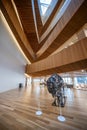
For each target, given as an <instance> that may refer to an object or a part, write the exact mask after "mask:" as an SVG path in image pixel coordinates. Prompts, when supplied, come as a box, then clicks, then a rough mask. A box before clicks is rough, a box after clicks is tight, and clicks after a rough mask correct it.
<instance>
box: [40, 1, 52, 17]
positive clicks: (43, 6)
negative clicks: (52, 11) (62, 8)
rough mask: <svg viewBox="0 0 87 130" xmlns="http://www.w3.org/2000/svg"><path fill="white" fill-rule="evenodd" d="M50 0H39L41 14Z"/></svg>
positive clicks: (44, 11)
mask: <svg viewBox="0 0 87 130" xmlns="http://www.w3.org/2000/svg"><path fill="white" fill-rule="evenodd" d="M51 1H52V0H40V6H41V14H42V16H43V15H44V14H45V13H46V10H47V8H48V7H49V5H50V3H51Z"/></svg>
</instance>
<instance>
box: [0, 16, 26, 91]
mask: <svg viewBox="0 0 87 130" xmlns="http://www.w3.org/2000/svg"><path fill="white" fill-rule="evenodd" d="M0 16H1V15H0ZM26 63H27V61H26V60H25V58H24V57H23V55H22V54H21V52H20V51H19V49H18V48H17V45H16V44H15V42H14V40H13V38H12V36H11V34H10V33H9V31H8V29H7V28H6V25H5V23H4V22H3V19H2V16H1V17H0V92H4V91H7V90H9V89H14V88H17V87H18V84H19V83H23V85H24V84H25V76H24V72H25V65H26Z"/></svg>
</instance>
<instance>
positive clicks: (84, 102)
mask: <svg viewBox="0 0 87 130" xmlns="http://www.w3.org/2000/svg"><path fill="white" fill-rule="evenodd" d="M66 96H67V98H66V104H65V107H64V108H62V115H63V116H64V117H65V118H66V121H65V122H60V121H58V120H57V117H58V116H59V110H60V108H59V107H55V106H52V105H51V104H52V102H53V98H52V96H51V94H49V93H48V91H47V89H46V87H40V86H39V85H37V86H36V85H34V86H29V87H28V88H27V89H22V90H18V89H15V90H10V91H8V92H5V93H1V94H0V130H87V91H81V90H73V89H69V88H68V89H66ZM39 105H40V109H41V110H42V112H43V114H42V115H41V116H36V114H35V113H36V111H37V110H38V109H39V108H38V107H39Z"/></svg>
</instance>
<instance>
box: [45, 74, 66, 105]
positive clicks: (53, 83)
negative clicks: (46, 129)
mask: <svg viewBox="0 0 87 130" xmlns="http://www.w3.org/2000/svg"><path fill="white" fill-rule="evenodd" d="M47 89H48V91H49V93H51V94H52V96H53V97H54V102H53V103H52V105H54V106H59V105H60V106H61V107H64V104H65V95H64V81H63V79H62V78H61V77H60V76H59V75H58V74H53V75H52V76H51V77H50V78H48V80H47Z"/></svg>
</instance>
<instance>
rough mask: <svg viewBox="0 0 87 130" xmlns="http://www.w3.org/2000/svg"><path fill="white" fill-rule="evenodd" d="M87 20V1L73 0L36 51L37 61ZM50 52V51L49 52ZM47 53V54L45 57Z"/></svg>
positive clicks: (62, 42)
mask: <svg viewBox="0 0 87 130" xmlns="http://www.w3.org/2000/svg"><path fill="white" fill-rule="evenodd" d="M86 22H87V1H86V0H81V1H79V0H72V1H71V3H70V5H69V6H68V8H67V10H66V11H65V13H64V14H63V16H62V17H61V19H60V20H59V21H58V23H57V25H56V26H55V28H54V29H53V30H52V32H51V34H50V36H49V37H48V39H47V40H46V42H45V43H44V45H43V46H42V47H41V49H39V51H38V52H37V53H36V56H37V61H38V60H41V59H43V58H46V57H47V56H49V55H50V54H51V53H53V52H54V51H55V50H56V49H58V48H59V47H60V46H61V45H62V44H64V43H65V42H66V41H67V40H68V39H69V38H70V37H71V36H72V35H73V34H75V33H76V32H77V31H78V30H79V29H80V28H81V27H82V26H83V25H84V24H85V23H86ZM54 42H55V43H56V46H55V48H54V49H53V50H52V51H50V52H49V50H50V47H51V46H53V44H54ZM47 52H49V53H47ZM45 53H47V55H46V56H45V57H44V55H45Z"/></svg>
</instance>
